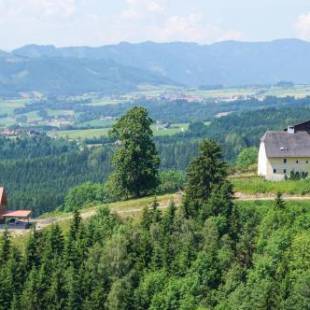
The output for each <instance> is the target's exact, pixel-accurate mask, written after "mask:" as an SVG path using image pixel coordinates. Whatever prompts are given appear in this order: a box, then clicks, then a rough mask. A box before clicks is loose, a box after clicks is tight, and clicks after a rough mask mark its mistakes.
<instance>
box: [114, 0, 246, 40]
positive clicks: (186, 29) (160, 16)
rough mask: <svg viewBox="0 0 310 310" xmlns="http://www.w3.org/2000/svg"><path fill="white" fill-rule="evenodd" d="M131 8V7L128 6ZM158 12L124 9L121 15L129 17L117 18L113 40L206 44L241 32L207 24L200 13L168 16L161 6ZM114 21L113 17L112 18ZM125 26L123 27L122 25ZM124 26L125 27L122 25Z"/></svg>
mask: <svg viewBox="0 0 310 310" xmlns="http://www.w3.org/2000/svg"><path fill="white" fill-rule="evenodd" d="M127 2H130V3H131V5H133V6H134V5H137V4H138V3H139V4H142V3H144V2H145V0H128V1H127ZM131 8H133V7H131ZM161 8H162V9H161V10H160V11H156V12H153V13H151V12H150V11H149V10H146V9H145V8H144V10H141V6H140V7H139V9H140V11H138V10H134V9H133V10H130V11H129V10H128V11H126V16H124V12H123V13H122V17H123V18H129V19H131V20H130V23H128V21H127V22H124V21H120V22H118V26H117V27H115V28H116V29H118V30H119V32H118V33H117V31H116V32H114V36H113V37H114V39H117V38H119V37H120V36H121V37H122V39H121V41H124V40H125V41H133V42H137V41H145V40H152V41H159V42H167V41H187V42H198V43H210V42H216V41H222V40H238V39H240V38H241V37H242V35H241V33H240V32H238V31H234V30H227V29H225V28H223V27H221V26H219V25H213V24H208V23H207V18H206V17H205V16H204V15H202V14H200V13H195V12H193V13H190V14H188V15H169V14H167V12H166V11H165V10H164V9H163V7H162V6H161ZM116 20H117V18H116ZM124 25H126V26H124ZM125 27H126V28H125Z"/></svg>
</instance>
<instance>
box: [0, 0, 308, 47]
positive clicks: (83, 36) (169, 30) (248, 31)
mask: <svg viewBox="0 0 310 310" xmlns="http://www.w3.org/2000/svg"><path fill="white" fill-rule="evenodd" d="M281 38H299V39H303V40H309V41H310V0H0V49H3V50H7V51H8V50H12V49H14V48H17V47H20V46H23V45H26V44H44V45H48V44H53V45H55V46H101V45H106V44H115V43H118V42H122V41H127V42H143V41H155V42H171V41H186V42H197V43H200V44H210V43H213V42H218V41H223V40H240V41H270V40H274V39H281Z"/></svg>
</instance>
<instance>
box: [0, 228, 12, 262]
mask: <svg viewBox="0 0 310 310" xmlns="http://www.w3.org/2000/svg"><path fill="white" fill-rule="evenodd" d="M10 249H11V240H10V234H9V231H8V230H7V229H5V231H4V233H3V235H2V238H1V248H0V263H1V265H3V264H5V263H6V262H7V260H8V258H9V255H10Z"/></svg>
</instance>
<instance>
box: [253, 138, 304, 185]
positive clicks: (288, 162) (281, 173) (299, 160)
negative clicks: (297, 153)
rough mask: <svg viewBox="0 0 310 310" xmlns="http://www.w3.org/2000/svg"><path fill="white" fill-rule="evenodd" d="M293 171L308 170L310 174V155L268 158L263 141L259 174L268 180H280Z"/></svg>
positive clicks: (259, 158)
mask: <svg viewBox="0 0 310 310" xmlns="http://www.w3.org/2000/svg"><path fill="white" fill-rule="evenodd" d="M291 171H295V172H296V171H299V172H308V173H309V175H310V157H289V158H286V157H282V158H268V157H267V155H266V149H265V144H264V143H263V142H262V143H261V145H260V148H259V152H258V175H259V176H263V177H265V178H266V180H272V181H280V180H283V179H285V175H287V176H288V177H289V176H290V173H291Z"/></svg>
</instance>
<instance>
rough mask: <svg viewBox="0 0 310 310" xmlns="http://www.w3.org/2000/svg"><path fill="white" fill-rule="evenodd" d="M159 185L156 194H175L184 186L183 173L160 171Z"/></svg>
mask: <svg viewBox="0 0 310 310" xmlns="http://www.w3.org/2000/svg"><path fill="white" fill-rule="evenodd" d="M159 177H160V184H159V186H158V190H157V192H158V194H167V193H175V192H176V191H178V190H180V189H182V188H183V187H184V184H185V173H184V172H183V171H179V170H167V171H161V172H160V174H159Z"/></svg>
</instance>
